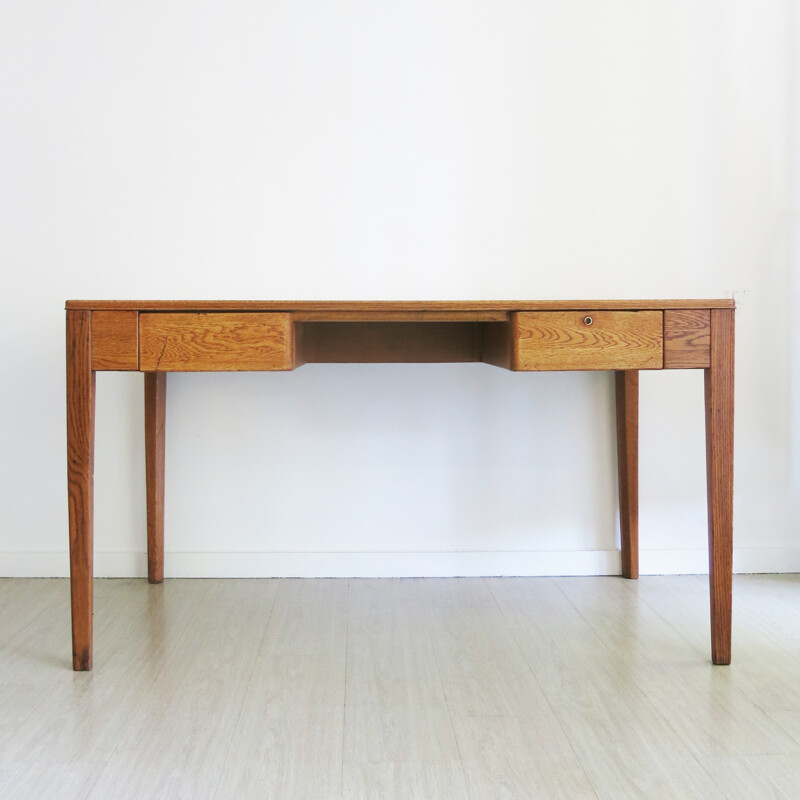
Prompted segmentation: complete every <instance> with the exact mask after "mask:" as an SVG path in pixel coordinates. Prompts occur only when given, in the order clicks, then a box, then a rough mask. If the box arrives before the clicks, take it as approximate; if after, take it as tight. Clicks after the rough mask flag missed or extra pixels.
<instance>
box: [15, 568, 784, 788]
mask: <svg viewBox="0 0 800 800" xmlns="http://www.w3.org/2000/svg"><path fill="white" fill-rule="evenodd" d="M95 593H96V597H95V609H96V613H95V664H96V667H95V670H94V672H92V673H83V674H75V673H73V672H72V671H71V670H70V643H69V603H68V584H67V582H66V581H64V580H16V579H14V580H12V579H7V580H0V609H2V613H1V614H0V797H2V798H14V799H15V800H16V798H49V797H58V798H59V800H72V799H73V798H74V799H76V800H77V798H81V799H83V798H91V800H108V798H115V800H122V799H123V798H148V799H149V798H209V799H211V798H216V799H217V800H220V799H223V798H224V799H227V798H232V799H233V798H236V800H239V799H240V798H250V797H252V798H256V797H257V798H277V799H278V800H290V798H303V800H306V799H307V800H327V798H370V800H372V799H373V798H420V799H421V800H434V799H435V798H454V799H456V800H460V799H461V798H464V799H465V800H477V799H478V798H487V799H490V800H497V799H498V798H514V800H519V799H520V798H529V797H531V798H533V797H536V798H555V797H563V798H569V800H576V799H578V798H613V799H614V800H620V798H626V797H635V798H746V800H753V799H754V798H797V797H800V576H738V577H736V578H735V582H734V650H733V665H732V666H731V667H729V668H728V667H712V666H711V664H710V661H709V643H708V636H709V631H708V627H709V626H708V602H707V579H706V578H704V577H665V578H652V577H650V578H642V579H640V580H639V581H638V582H636V581H626V580H623V579H621V578H558V579H556V578H514V579H509V578H498V579H422V580H224V581H222V580H168V581H167V582H166V583H165V584H164V585H162V586H149V585H148V584H147V583H146V582H145V581H141V580H139V581H134V580H99V581H97V582H96V589H95Z"/></svg>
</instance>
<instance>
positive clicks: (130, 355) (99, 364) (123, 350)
mask: <svg viewBox="0 0 800 800" xmlns="http://www.w3.org/2000/svg"><path fill="white" fill-rule="evenodd" d="M91 324H92V369H94V370H137V369H139V314H138V313H137V312H136V311H92V312H91Z"/></svg>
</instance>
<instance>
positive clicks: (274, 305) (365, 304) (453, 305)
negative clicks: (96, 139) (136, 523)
mask: <svg viewBox="0 0 800 800" xmlns="http://www.w3.org/2000/svg"><path fill="white" fill-rule="evenodd" d="M733 307H734V301H733V300H730V299H716V300H466V301H450V300H433V301H427V300H412V301H405V300H399V301H398V300H380V301H365V300H358V301H349V300H347V301H342V300H338V301H318V300H310V301H309V300H304V301H293V300H274V301H273V300H67V303H66V308H67V309H68V310H71V311H75V310H83V311H107V310H115V311H293V312H300V313H302V312H316V313H326V312H333V313H341V312H347V311H355V312H362V313H363V312H379V313H381V312H398V311H405V312H409V311H410V312H414V311H418V312H422V311H449V312H469V311H571V310H583V309H593V310H598V311H606V310H639V309H641V310H649V309H653V310H667V309H692V308H733Z"/></svg>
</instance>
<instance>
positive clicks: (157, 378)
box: [144, 372, 167, 583]
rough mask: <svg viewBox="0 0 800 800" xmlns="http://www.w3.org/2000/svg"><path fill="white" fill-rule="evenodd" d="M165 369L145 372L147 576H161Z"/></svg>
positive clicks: (152, 579) (153, 580) (153, 578)
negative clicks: (163, 370)
mask: <svg viewBox="0 0 800 800" xmlns="http://www.w3.org/2000/svg"><path fill="white" fill-rule="evenodd" d="M166 400H167V373H166V372H145V374H144V439H145V463H146V473H147V579H148V580H149V581H150V583H161V582H162V581H163V580H164V422H165V412H166Z"/></svg>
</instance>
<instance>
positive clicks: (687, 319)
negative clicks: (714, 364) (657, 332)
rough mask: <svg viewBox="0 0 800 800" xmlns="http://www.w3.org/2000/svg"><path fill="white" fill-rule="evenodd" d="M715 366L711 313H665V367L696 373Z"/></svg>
mask: <svg viewBox="0 0 800 800" xmlns="http://www.w3.org/2000/svg"><path fill="white" fill-rule="evenodd" d="M710 363H711V311H710V310H709V309H701V310H690V311H674V310H673V311H665V312H664V367H665V368H666V369H694V368H698V367H708V366H709V365H710Z"/></svg>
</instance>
